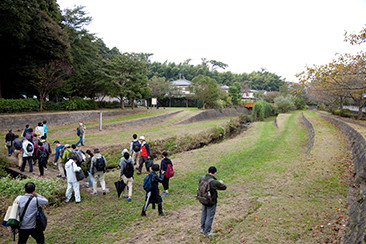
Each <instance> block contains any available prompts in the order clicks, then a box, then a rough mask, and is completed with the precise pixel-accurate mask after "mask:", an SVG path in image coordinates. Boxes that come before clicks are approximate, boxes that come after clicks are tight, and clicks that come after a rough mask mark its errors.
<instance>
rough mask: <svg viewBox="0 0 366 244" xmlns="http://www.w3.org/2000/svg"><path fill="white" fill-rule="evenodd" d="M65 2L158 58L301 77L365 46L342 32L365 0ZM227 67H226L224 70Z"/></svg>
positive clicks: (121, 44) (101, 33) (363, 18)
mask: <svg viewBox="0 0 366 244" xmlns="http://www.w3.org/2000/svg"><path fill="white" fill-rule="evenodd" d="M57 3H58V4H59V5H60V8H61V10H63V9H65V8H73V7H75V6H85V9H84V10H85V11H86V12H87V13H88V15H89V16H91V17H92V18H93V20H92V22H91V24H90V25H89V26H87V29H88V30H89V31H90V32H91V33H95V34H96V36H97V37H98V38H101V39H103V41H104V43H105V44H106V45H107V47H109V48H113V47H117V48H118V49H119V50H120V51H121V52H135V53H140V52H143V53H153V54H154V55H153V56H152V57H151V60H152V61H157V62H164V61H168V62H175V63H177V64H178V63H181V62H184V61H185V60H187V59H191V64H194V65H196V64H199V63H201V59H202V58H206V59H207V60H216V61H220V62H223V63H225V64H227V65H228V68H227V69H226V71H231V72H233V73H250V72H252V71H259V70H261V68H265V69H266V70H267V71H269V72H272V73H276V74H277V75H279V76H281V77H282V78H285V79H286V81H291V82H297V78H296V76H295V75H296V74H297V73H299V72H302V71H304V70H305V66H306V65H308V66H312V65H314V64H315V65H322V64H327V63H329V62H331V61H332V60H333V59H334V58H336V53H355V52H357V51H360V50H364V51H365V50H366V44H363V46H362V45H361V46H351V45H350V44H349V43H346V42H344V33H345V31H347V32H348V33H359V32H360V31H361V29H362V28H363V27H365V25H366V14H365V13H366V0H225V1H224V0H221V1H218V0H184V1H182V0H154V1H152V0H128V1H127V0H104V1H101V0H57ZM219 71H222V70H219Z"/></svg>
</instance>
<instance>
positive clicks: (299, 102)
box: [289, 96, 306, 110]
mask: <svg viewBox="0 0 366 244" xmlns="http://www.w3.org/2000/svg"><path fill="white" fill-rule="evenodd" d="M289 97H290V99H291V100H292V102H293V103H294V105H295V107H296V109H297V110H303V109H305V108H306V102H305V100H304V99H303V98H300V97H296V96H289Z"/></svg>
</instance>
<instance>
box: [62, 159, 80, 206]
mask: <svg viewBox="0 0 366 244" xmlns="http://www.w3.org/2000/svg"><path fill="white" fill-rule="evenodd" d="M76 161H77V157H76V155H74V156H72V157H71V158H70V159H69V160H68V161H67V163H66V164H65V170H66V178H67V189H66V193H65V196H66V202H69V201H70V199H71V197H72V190H73V189H74V196H75V202H76V203H80V202H81V199H80V184H79V181H78V180H77V179H76V172H80V170H82V169H81V168H80V167H78V166H77V165H76Z"/></svg>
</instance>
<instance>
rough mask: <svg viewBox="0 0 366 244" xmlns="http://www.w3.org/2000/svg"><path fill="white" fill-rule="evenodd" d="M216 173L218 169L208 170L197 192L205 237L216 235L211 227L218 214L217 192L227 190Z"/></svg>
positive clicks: (201, 179) (200, 181)
mask: <svg viewBox="0 0 366 244" xmlns="http://www.w3.org/2000/svg"><path fill="white" fill-rule="evenodd" d="M216 172H217V169H216V167H214V166H211V167H210V168H208V173H207V174H206V175H205V176H202V177H201V178H200V180H199V187H198V190H197V199H198V201H199V202H200V203H201V204H202V211H201V233H202V234H203V235H205V236H214V235H215V234H214V233H212V232H211V226H212V222H213V220H214V217H215V213H216V205H217V190H226V185H225V184H224V182H223V181H222V180H217V179H216V178H215V177H216Z"/></svg>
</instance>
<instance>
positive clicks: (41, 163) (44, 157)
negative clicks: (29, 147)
mask: <svg viewBox="0 0 366 244" xmlns="http://www.w3.org/2000/svg"><path fill="white" fill-rule="evenodd" d="M38 145H39V147H38V148H37V149H36V158H37V159H38V169H39V173H40V175H39V176H40V177H43V175H44V168H46V169H47V161H48V158H49V155H50V154H51V153H52V149H51V146H50V144H49V142H48V141H47V140H46V138H45V136H42V137H41V140H40V141H39V143H38Z"/></svg>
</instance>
